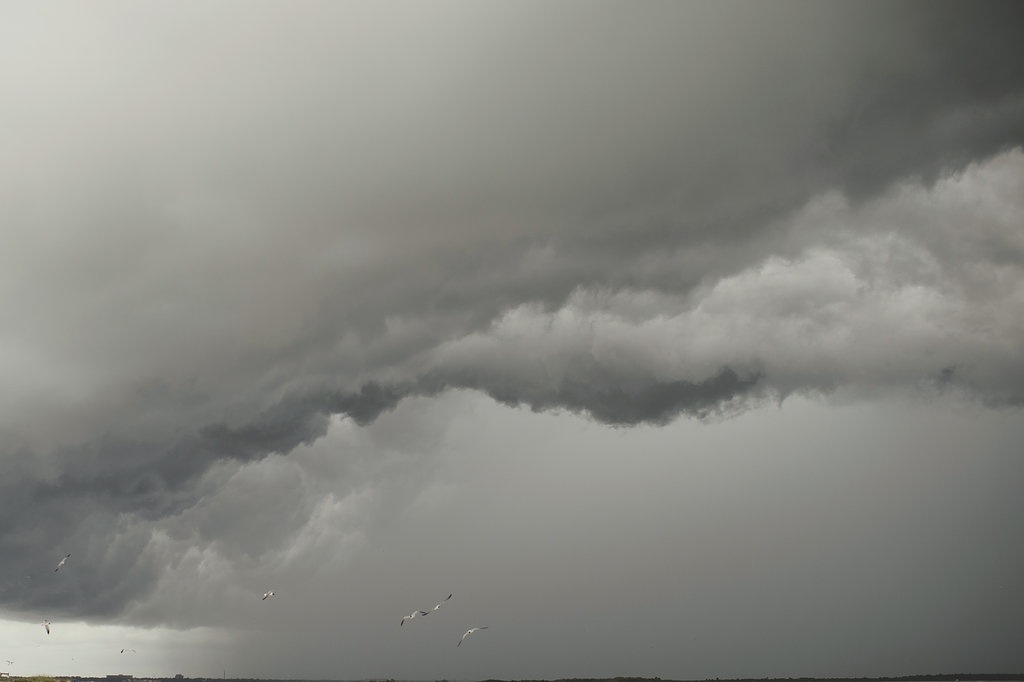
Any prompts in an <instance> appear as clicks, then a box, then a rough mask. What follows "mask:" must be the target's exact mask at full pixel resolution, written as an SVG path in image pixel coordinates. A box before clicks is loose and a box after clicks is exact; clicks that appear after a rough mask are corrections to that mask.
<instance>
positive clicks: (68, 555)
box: [53, 554, 71, 573]
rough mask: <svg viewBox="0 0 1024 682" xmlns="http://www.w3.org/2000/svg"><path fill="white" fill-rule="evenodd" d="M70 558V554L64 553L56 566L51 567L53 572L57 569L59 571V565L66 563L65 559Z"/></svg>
mask: <svg viewBox="0 0 1024 682" xmlns="http://www.w3.org/2000/svg"><path fill="white" fill-rule="evenodd" d="M70 558H71V555H70V554H66V555H64V558H63V559H61V560H60V563H59V564H57V568H55V569H53V572H54V573H56V572H57V571H59V570H60V567H61V566H63V565H64V564H65V563H67V560H68V559H70Z"/></svg>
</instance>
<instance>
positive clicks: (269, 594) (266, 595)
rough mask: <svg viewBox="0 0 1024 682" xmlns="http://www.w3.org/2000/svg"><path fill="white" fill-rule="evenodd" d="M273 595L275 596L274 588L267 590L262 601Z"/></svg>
mask: <svg viewBox="0 0 1024 682" xmlns="http://www.w3.org/2000/svg"><path fill="white" fill-rule="evenodd" d="M273 596H274V591H273V590H267V591H266V592H264V593H263V599H261V600H260V601H266V600H267V597H273Z"/></svg>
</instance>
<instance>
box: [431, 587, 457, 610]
mask: <svg viewBox="0 0 1024 682" xmlns="http://www.w3.org/2000/svg"><path fill="white" fill-rule="evenodd" d="M452 594H455V593H454V592H452ZM451 598H452V595H451V594H449V595H448V596H447V597H445V598H444V599H442V600H441V601H440V602H438V604H437V606H435V607H434V608H432V609H430V611H431V613H433V612H434V611H437V610H438V609H439V608H441V607H442V606H444V603H445V602H446V601H448V600H449V599H451Z"/></svg>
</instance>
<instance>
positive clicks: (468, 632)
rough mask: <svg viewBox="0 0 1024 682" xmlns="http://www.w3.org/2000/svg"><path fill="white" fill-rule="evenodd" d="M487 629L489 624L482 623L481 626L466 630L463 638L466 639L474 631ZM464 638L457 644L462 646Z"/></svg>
mask: <svg viewBox="0 0 1024 682" xmlns="http://www.w3.org/2000/svg"><path fill="white" fill-rule="evenodd" d="M486 629H487V626H486V625H481V626H480V627H478V628H470V629H468V630H466V634H464V635H463V636H462V639H466V638H467V637H469V636H470V635H471V634H473V633H474V632H476V631H477V630H486ZM462 639H460V640H459V643H458V644H456V645H455V646H462Z"/></svg>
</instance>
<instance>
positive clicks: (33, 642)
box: [0, 619, 231, 677]
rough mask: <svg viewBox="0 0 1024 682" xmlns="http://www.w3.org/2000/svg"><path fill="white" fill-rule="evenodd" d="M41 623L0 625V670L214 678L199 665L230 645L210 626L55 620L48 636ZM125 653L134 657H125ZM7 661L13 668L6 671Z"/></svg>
mask: <svg viewBox="0 0 1024 682" xmlns="http://www.w3.org/2000/svg"><path fill="white" fill-rule="evenodd" d="M41 623H42V619H40V624H34V623H29V622H20V621H9V620H0V640H2V644H0V659H3V661H0V670H5V671H9V672H10V673H11V674H12V675H15V676H24V677H28V676H31V675H50V676H66V677H72V676H83V675H91V676H97V677H102V676H104V675H111V674H128V675H134V676H136V677H147V676H153V677H173V676H174V675H176V674H178V673H182V674H184V675H186V676H188V675H189V674H190V673H191V674H192V675H194V676H202V675H206V676H209V677H214V676H215V675H214V673H215V672H216V671H215V670H213V668H212V667H210V666H205V667H204V666H203V665H202V664H200V663H199V661H202V660H204V658H206V656H207V653H208V652H209V651H211V650H217V649H223V648H224V647H225V646H229V645H230V642H231V637H230V636H229V634H228V632H227V631H226V630H222V629H217V628H210V627H197V628H190V629H187V630H176V629H171V628H163V627H159V628H138V627H130V626H122V625H99V624H89V623H83V622H75V621H72V622H61V621H57V622H51V626H50V629H51V632H50V634H49V635H47V634H46V630H44V629H43V626H42V625H41ZM37 630H38V632H37ZM40 635H41V636H40ZM121 649H135V652H134V653H132V652H127V651H126V652H125V653H123V654H122V653H121ZM8 659H9V660H12V661H14V664H13V665H11V666H8V665H7V664H6V660H8Z"/></svg>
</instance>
